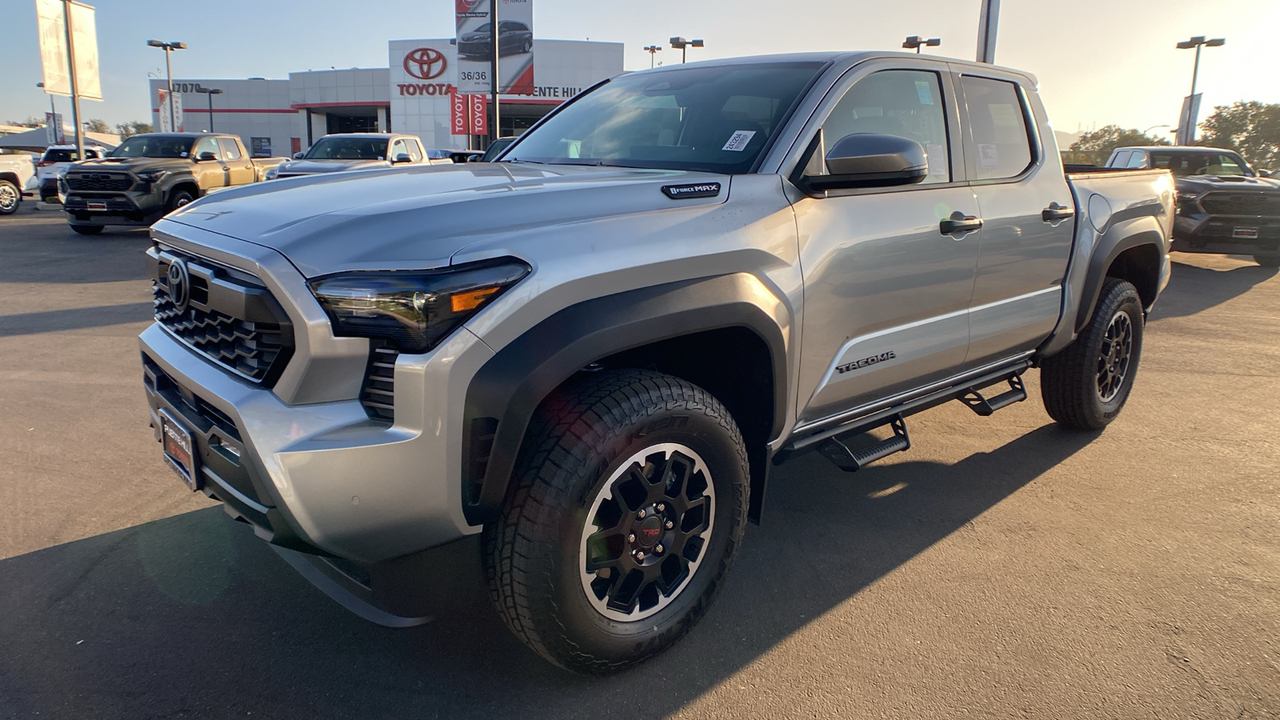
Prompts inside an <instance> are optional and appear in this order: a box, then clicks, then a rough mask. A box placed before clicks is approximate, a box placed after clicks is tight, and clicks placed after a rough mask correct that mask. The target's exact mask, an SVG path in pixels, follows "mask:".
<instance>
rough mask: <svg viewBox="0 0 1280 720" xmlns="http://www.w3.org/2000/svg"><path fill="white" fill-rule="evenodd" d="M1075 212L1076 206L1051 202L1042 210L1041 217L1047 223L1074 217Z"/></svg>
mask: <svg viewBox="0 0 1280 720" xmlns="http://www.w3.org/2000/svg"><path fill="white" fill-rule="evenodd" d="M1075 214H1076V209H1075V208H1072V207H1067V206H1065V205H1059V204H1058V203H1056V202H1051V203H1049V207H1047V208H1045V209H1044V210H1041V211H1040V219H1041V220H1043V221H1045V222H1047V223H1051V222H1057V221H1059V220H1066V219H1067V218H1070V217H1074V216H1075Z"/></svg>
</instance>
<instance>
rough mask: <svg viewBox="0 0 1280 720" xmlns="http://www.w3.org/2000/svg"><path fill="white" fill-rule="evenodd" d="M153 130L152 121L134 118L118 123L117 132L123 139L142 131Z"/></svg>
mask: <svg viewBox="0 0 1280 720" xmlns="http://www.w3.org/2000/svg"><path fill="white" fill-rule="evenodd" d="M149 132H151V123H147V122H142V121H140V120H133V121H131V122H122V123H118V124H117V125H116V134H117V135H119V136H120V139H121V140H123V139H125V138H127V137H133V136H134V135H138V134H140V133H149Z"/></svg>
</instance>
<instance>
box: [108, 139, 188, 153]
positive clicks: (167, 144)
mask: <svg viewBox="0 0 1280 720" xmlns="http://www.w3.org/2000/svg"><path fill="white" fill-rule="evenodd" d="M193 142H195V140H194V139H192V138H189V137H182V136H180V135H134V136H133V137H131V138H129V139H128V140H125V141H124V142H122V143H120V145H119V146H118V147H116V149H115V150H112V151H111V153H110V156H111V157H149V158H184V157H187V156H188V155H190V154H191V143H193Z"/></svg>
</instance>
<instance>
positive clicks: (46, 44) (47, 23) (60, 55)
mask: <svg viewBox="0 0 1280 720" xmlns="http://www.w3.org/2000/svg"><path fill="white" fill-rule="evenodd" d="M36 24H37V27H38V28H39V31H40V64H41V66H42V67H43V69H44V91H45V92H47V93H50V94H52V95H62V96H64V97H65V96H70V95H71V69H70V67H71V64H70V63H69V62H68V61H67V25H66V18H64V17H63V15H62V3H61V2H60V1H59V0H36Z"/></svg>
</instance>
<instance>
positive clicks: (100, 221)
mask: <svg viewBox="0 0 1280 720" xmlns="http://www.w3.org/2000/svg"><path fill="white" fill-rule="evenodd" d="M154 202H155V199H154V198H153V197H151V196H150V195H148V194H139V193H134V192H93V191H89V192H85V191H77V190H73V191H71V192H70V193H69V194H68V195H67V196H66V198H65V199H64V200H63V203H62V209H63V211H65V212H66V214H67V222H68V223H70V224H72V225H134V226H142V225H150V224H151V223H152V222H154V221H155V219H156V218H158V217H160V215H162V214H163V213H164V208H163V207H160V206H156V205H154V204H153V203H154ZM99 204H101V205H102V207H99Z"/></svg>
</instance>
